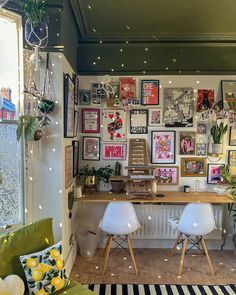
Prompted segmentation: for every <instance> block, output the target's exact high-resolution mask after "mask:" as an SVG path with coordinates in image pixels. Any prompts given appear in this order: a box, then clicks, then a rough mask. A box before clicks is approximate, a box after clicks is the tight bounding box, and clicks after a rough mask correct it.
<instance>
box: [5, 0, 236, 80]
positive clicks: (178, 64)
mask: <svg viewBox="0 0 236 295" xmlns="http://www.w3.org/2000/svg"><path fill="white" fill-rule="evenodd" d="M23 2H24V1H22V0H15V1H13V0H10V2H9V3H13V4H12V5H14V3H20V4H22V3H23ZM48 5H49V12H50V23H49V33H50V36H49V37H50V40H49V41H50V42H49V47H48V49H47V50H61V51H62V50H63V51H64V52H65V55H66V56H67V58H68V59H69V61H70V63H71V64H72V65H73V66H74V68H77V69H78V72H79V73H80V74H82V75H83V74H84V75H87V74H90V75H99V74H101V75H104V74H114V75H116V74H121V75H123V74H143V73H145V74H196V73H197V74H236V1H235V0H198V1H196V0H145V1H144V0H60V1H56V0H48Z"/></svg>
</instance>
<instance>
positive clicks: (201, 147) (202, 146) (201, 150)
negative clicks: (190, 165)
mask: <svg viewBox="0 0 236 295" xmlns="http://www.w3.org/2000/svg"><path fill="white" fill-rule="evenodd" d="M196 154H197V156H206V154H207V145H206V143H204V142H202V143H197V144H196Z"/></svg>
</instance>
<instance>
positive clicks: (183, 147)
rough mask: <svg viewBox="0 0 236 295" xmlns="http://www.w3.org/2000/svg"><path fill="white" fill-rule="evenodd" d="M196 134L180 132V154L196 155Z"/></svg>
mask: <svg viewBox="0 0 236 295" xmlns="http://www.w3.org/2000/svg"><path fill="white" fill-rule="evenodd" d="M195 138H196V134H195V132H180V134H179V154H180V155H195Z"/></svg>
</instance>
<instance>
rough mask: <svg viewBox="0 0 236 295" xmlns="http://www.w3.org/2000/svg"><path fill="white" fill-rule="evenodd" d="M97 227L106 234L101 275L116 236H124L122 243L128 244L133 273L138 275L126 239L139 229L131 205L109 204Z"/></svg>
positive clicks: (132, 254) (129, 243) (121, 203)
mask: <svg viewBox="0 0 236 295" xmlns="http://www.w3.org/2000/svg"><path fill="white" fill-rule="evenodd" d="M99 226H100V228H101V230H103V231H104V232H106V233H107V234H108V238H107V242H106V246H105V249H104V255H105V262H104V266H103V269H102V275H104V273H105V270H106V266H107V262H108V257H109V253H110V249H111V244H112V241H115V242H116V237H117V236H119V237H120V236H125V239H123V241H127V243H128V248H129V252H130V255H131V258H132V262H133V266H134V270H135V273H136V274H138V270H137V266H136V263H135V259H134V253H133V249H132V246H131V242H130V239H129V237H128V235H129V234H131V233H133V232H135V231H136V230H137V229H138V228H139V227H140V224H139V222H138V219H137V216H136V213H135V210H134V206H133V204H132V203H129V202H110V203H109V204H108V205H107V207H106V210H105V213H104V215H103V219H102V221H101V223H100V225H99ZM120 238H121V237H120ZM117 244H118V245H119V246H120V245H121V243H118V242H117Z"/></svg>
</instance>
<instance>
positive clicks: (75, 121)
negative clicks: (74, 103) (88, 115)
mask: <svg viewBox="0 0 236 295" xmlns="http://www.w3.org/2000/svg"><path fill="white" fill-rule="evenodd" d="M78 129H79V112H78V111H76V110H75V112H74V137H77V135H78Z"/></svg>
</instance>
